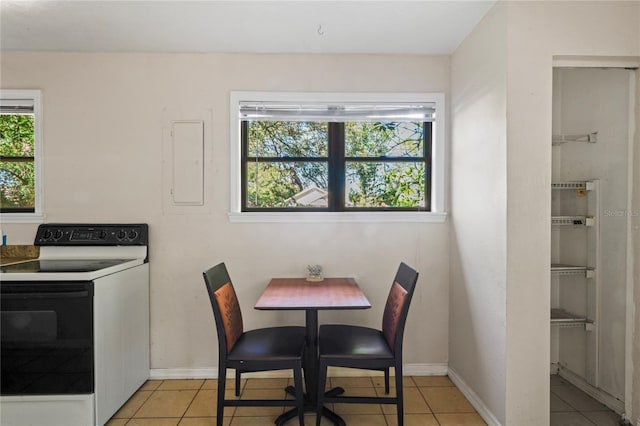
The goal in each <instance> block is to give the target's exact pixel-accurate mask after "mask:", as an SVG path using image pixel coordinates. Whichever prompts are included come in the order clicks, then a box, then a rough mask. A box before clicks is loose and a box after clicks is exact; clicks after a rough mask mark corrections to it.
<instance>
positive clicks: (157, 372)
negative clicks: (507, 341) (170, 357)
mask: <svg viewBox="0 0 640 426" xmlns="http://www.w3.org/2000/svg"><path fill="white" fill-rule="evenodd" d="M403 368H404V375H405V376H445V375H446V374H447V372H448V367H447V364H407V365H405V366H404V367H403ZM377 375H382V372H376V371H370V370H357V369H353V368H334V367H332V368H330V369H329V376H330V377H366V376H377ZM291 376H292V375H291V372H290V371H287V370H279V371H262V372H257V373H245V374H244V375H243V377H260V378H262V377H291ZM217 377H218V369H217V368H214V367H209V368H207V367H204V368H152V369H151V372H150V378H151V379H153V380H165V379H215V378H217ZM228 377H234V372H233V371H229V373H228Z"/></svg>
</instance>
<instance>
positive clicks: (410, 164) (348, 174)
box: [241, 120, 431, 211]
mask: <svg viewBox="0 0 640 426" xmlns="http://www.w3.org/2000/svg"><path fill="white" fill-rule="evenodd" d="M241 134H242V159H243V160H242V177H243V188H242V191H243V210H244V211H259V210H311V211H314V210H329V211H345V210H423V211H428V210H429V201H430V197H429V194H430V191H429V189H430V188H429V172H430V170H429V167H430V154H431V123H430V122H409V121H403V122H391V121H388V122H375V121H346V122H322V121H275V120H274V121H269V120H257V121H253V120H244V121H242V122H241Z"/></svg>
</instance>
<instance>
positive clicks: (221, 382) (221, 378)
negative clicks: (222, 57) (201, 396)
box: [216, 361, 227, 426]
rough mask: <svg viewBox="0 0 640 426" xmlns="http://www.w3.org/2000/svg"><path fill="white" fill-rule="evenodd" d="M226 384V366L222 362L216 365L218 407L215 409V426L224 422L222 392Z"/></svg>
mask: <svg viewBox="0 0 640 426" xmlns="http://www.w3.org/2000/svg"><path fill="white" fill-rule="evenodd" d="M226 382H227V366H226V365H225V363H224V362H222V361H221V362H220V363H218V407H217V409H216V426H222V421H223V420H224V392H225V386H226Z"/></svg>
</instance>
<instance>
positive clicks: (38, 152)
mask: <svg viewBox="0 0 640 426" xmlns="http://www.w3.org/2000/svg"><path fill="white" fill-rule="evenodd" d="M0 99H12V100H13V99H15V100H31V101H33V132H34V135H33V137H34V154H33V155H34V160H33V165H34V171H35V197H36V203H35V204H36V205H35V211H34V212H33V213H0V222H2V223H42V222H43V221H44V214H43V211H44V193H43V188H42V181H43V177H42V153H43V150H42V93H41V91H40V90H16V89H0Z"/></svg>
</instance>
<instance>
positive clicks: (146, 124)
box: [0, 53, 449, 374]
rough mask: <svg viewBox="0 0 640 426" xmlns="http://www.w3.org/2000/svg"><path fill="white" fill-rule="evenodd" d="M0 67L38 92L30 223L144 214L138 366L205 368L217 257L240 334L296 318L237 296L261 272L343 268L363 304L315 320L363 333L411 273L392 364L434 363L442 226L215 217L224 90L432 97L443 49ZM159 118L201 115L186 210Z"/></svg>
mask: <svg viewBox="0 0 640 426" xmlns="http://www.w3.org/2000/svg"><path fill="white" fill-rule="evenodd" d="M0 71H1V76H2V82H1V83H2V84H1V85H2V87H3V88H33V89H42V99H43V106H44V133H43V135H44V136H43V143H44V150H45V153H44V191H45V214H46V221H48V222H56V221H60V222H74V221H79V222H82V221H90V222H138V221H139V222H148V223H149V226H150V261H151V342H152V343H151V366H152V368H154V369H180V371H183V373H184V374H193V373H194V371H195V370H193V369H201V368H204V369H208V370H201V371H200V373H202V371H205V372H209V373H210V372H211V371H212V370H210V369H211V368H213V367H214V366H216V365H217V349H216V348H217V346H216V337H215V328H214V325H213V316H212V313H211V308H210V306H209V301H208V298H207V294H206V291H205V288H204V284H203V281H202V275H201V274H202V271H204V270H205V269H206V268H208V267H209V266H211V265H213V264H215V263H217V262H220V261H225V262H227V266H228V268H229V270H230V273H231V275H232V278H233V279H234V283H235V285H236V287H237V290H238V293H239V297H240V301H241V305H242V309H243V314H244V317H245V325H246V327H247V328H253V327H258V326H265V325H272V324H289V323H291V324H302V323H303V322H304V314H303V313H302V312H280V313H276V312H258V311H255V310H254V309H253V305H254V303H255V302H256V301H257V299H258V297H259V295H260V294H261V291H262V289H263V288H264V287H265V285H266V283H267V282H268V279H269V278H270V277H273V276H300V275H303V274H304V273H305V267H306V265H307V264H308V263H310V262H314V263H320V264H322V265H323V266H324V269H325V273H326V275H333V276H338V275H342V276H354V277H356V278H357V280H358V282H359V283H360V285H361V286H362V288H363V289H364V291H365V293H366V294H367V296H368V297H369V300H370V301H371V303H372V305H373V308H372V309H370V310H368V311H358V312H355V311H352V312H348V311H343V312H327V313H325V312H323V313H321V315H320V322H327V321H345V322H347V321H348V322H352V323H359V324H368V325H371V326H375V327H379V326H380V321H381V317H382V310H383V306H384V302H385V300H386V296H387V293H388V290H389V286H390V284H391V280H392V279H393V275H394V273H395V269H396V268H397V266H398V263H399V262H400V261H401V260H404V261H406V262H407V263H408V264H410V265H412V266H414V267H416V268H417V269H418V270H419V271H420V272H421V278H420V281H419V283H418V287H417V290H416V293H415V296H414V300H413V304H412V308H411V311H410V313H409V319H408V324H407V330H406V335H405V362H406V363H407V364H409V365H410V366H411V368H413V371H414V372H416V371H417V372H420V371H422V372H424V371H431V370H430V369H431V368H436V369H439V370H440V371H443V370H444V368H446V362H447V338H448V297H449V292H448V285H449V248H448V247H449V225H448V223H444V224H416V223H324V224H239V223H234V224H231V223H229V221H228V218H227V212H228V206H229V129H228V123H229V92H230V91H232V90H265V91H268V90H290V91H332V92H339V91H345V92H358V91H382V92H445V93H448V91H449V58H448V57H425V56H367V55H362V56H358V55H229V54H71V53H67V54H65V53H29V54H27V53H3V54H2V63H1V70H0ZM172 114H175V116H176V117H177V116H178V115H183V116H190V115H193V116H202V115H204V116H207V114H208V116H209V117H210V120H211V122H212V123H213V125H212V126H211V127H210V128H208V129H207V144H206V146H205V168H206V169H205V205H204V206H203V207H201V208H193V209H182V210H179V209H167V208H163V193H164V192H166V191H167V190H168V188H166V187H163V184H162V176H163V171H162V164H163V139H162V138H163V126H164V125H165V123H166V120H167V118H171V117H172ZM178 118H182V117H178ZM35 228H36V226H35V225H9V224H3V231H5V232H6V233H7V234H8V236H9V243H10V244H31V243H32V242H33V237H34V235H35ZM425 325H426V326H425ZM431 364H435V367H434V366H433V365H431ZM181 369H187V370H188V371H186V372H185V371H184V370H181ZM411 371H412V370H411V369H409V370H408V372H409V373H411Z"/></svg>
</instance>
